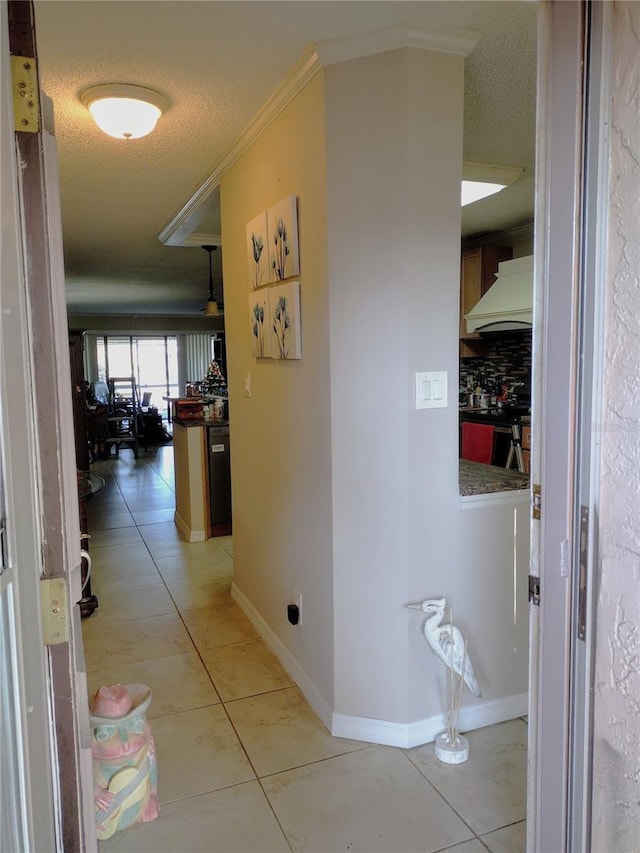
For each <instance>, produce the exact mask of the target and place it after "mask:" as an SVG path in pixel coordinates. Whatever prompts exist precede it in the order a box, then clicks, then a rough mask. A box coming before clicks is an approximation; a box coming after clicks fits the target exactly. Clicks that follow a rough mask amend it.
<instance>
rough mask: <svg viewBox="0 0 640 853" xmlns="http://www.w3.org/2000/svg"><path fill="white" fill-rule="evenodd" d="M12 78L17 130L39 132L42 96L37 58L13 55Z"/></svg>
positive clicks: (14, 119)
mask: <svg viewBox="0 0 640 853" xmlns="http://www.w3.org/2000/svg"><path fill="white" fill-rule="evenodd" d="M11 80H12V90H13V122H14V126H15V130H21V131H23V132H24V133H37V132H38V131H39V130H40V96H39V93H38V70H37V66H36V61H35V59H33V58H32V57H31V56H12V57H11Z"/></svg>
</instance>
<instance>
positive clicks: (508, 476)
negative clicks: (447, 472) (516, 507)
mask: <svg viewBox="0 0 640 853" xmlns="http://www.w3.org/2000/svg"><path fill="white" fill-rule="evenodd" d="M459 482H460V494H461V495H462V496H463V497H467V496H468V495H490V494H495V493H496V492H513V491H516V490H517V489H528V488H529V475H528V474H521V473H520V471H513V470H511V471H507V469H506V468H498V467H497V466H496V465H483V464H482V463H480V462H470V461H469V460H468V459H460V467H459Z"/></svg>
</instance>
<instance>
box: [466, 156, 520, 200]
mask: <svg viewBox="0 0 640 853" xmlns="http://www.w3.org/2000/svg"><path fill="white" fill-rule="evenodd" d="M523 172H524V169H522V168H520V167H519V166H492V165H491V164H489V163H463V164H462V188H461V203H462V207H464V206H465V205H467V204H473V202H474V201H480V199H481V198H488V197H489V196H490V195H495V193H499V192H500V190H503V189H504V188H505V187H509V186H511V184H513V183H515V182H516V181H517V180H518V178H519V177H520V175H521V174H522V173H523Z"/></svg>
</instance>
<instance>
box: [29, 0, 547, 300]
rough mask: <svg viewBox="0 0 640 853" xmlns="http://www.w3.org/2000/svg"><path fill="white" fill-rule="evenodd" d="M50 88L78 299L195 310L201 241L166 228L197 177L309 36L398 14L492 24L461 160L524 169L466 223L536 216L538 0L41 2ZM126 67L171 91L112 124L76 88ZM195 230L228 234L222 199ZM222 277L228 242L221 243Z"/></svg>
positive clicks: (471, 82) (202, 287) (43, 67)
mask: <svg viewBox="0 0 640 853" xmlns="http://www.w3.org/2000/svg"><path fill="white" fill-rule="evenodd" d="M35 5H36V28H37V40H38V50H39V58H40V74H41V82H42V88H43V89H44V91H45V92H46V94H47V95H48V96H49V97H51V98H52V99H53V102H54V112H55V119H56V135H57V139H58V148H59V160H60V181H61V196H62V216H63V235H64V249H65V265H66V269H67V292H68V306H69V310H70V311H71V312H72V313H91V312H93V311H94V310H98V311H102V312H108V313H117V312H123V313H149V314H153V313H158V314H167V313H175V314H189V313H190V314H198V313H199V310H200V307H201V306H202V304H203V302H204V299H205V296H206V292H207V280H208V261H207V256H206V254H205V253H204V252H203V251H202V249H199V248H186V247H168V246H164V245H163V244H162V243H160V241H159V240H158V234H159V232H160V231H161V230H162V229H163V227H164V226H165V225H166V224H167V223H168V222H169V221H170V220H171V219H172V218H173V217H174V216H175V214H176V213H177V212H178V211H179V210H180V208H181V207H182V205H183V204H184V203H185V202H186V201H187V200H188V199H189V198H190V197H191V196H192V195H193V193H194V192H195V191H196V190H197V189H198V187H200V186H201V184H202V183H203V182H204V181H205V179H206V178H207V177H208V175H209V174H211V172H212V171H213V170H214V168H215V167H216V166H217V165H218V163H219V162H220V161H221V160H222V158H223V155H224V154H225V152H226V151H227V150H228V149H229V147H230V146H231V145H232V144H233V142H234V141H235V140H236V139H237V138H238V136H239V135H240V134H241V132H242V131H243V129H244V128H245V127H246V126H247V124H248V123H249V121H250V120H251V119H252V118H253V117H254V115H255V114H256V113H257V112H258V110H259V108H260V107H261V106H262V105H263V104H264V102H265V101H266V100H267V98H268V97H269V95H270V94H271V93H272V92H273V91H274V90H275V89H276V87H277V86H278V85H279V84H280V83H281V82H282V80H283V79H284V77H285V76H286V74H287V72H288V71H289V69H290V68H291V66H292V65H293V64H294V63H295V62H296V60H298V59H299V57H300V56H301V55H302V53H303V52H304V50H305V48H306V47H307V46H308V45H309V44H310V43H311V42H317V41H322V40H325V39H330V38H334V37H337V36H345V35H347V36H348V35H355V34H357V33H360V32H363V31H367V30H373V29H376V28H379V27H383V26H386V25H389V24H392V23H401V22H404V23H406V22H409V23H412V24H416V25H423V26H435V25H438V26H452V27H463V28H468V29H475V30H478V31H479V32H481V33H482V38H481V40H480V42H479V44H478V46H477V47H476V48H475V49H474V51H473V52H472V53H471V54H470V56H469V57H468V58H467V63H466V75H465V144H464V157H465V159H466V160H472V161H478V162H489V163H496V164H501V165H516V166H522V167H524V168H525V170H526V171H525V174H524V175H523V177H522V178H521V179H520V180H519V181H518V182H517V183H516V184H515V185H514V186H513V187H510V188H509V189H507V190H504V191H503V192H502V193H500V194H499V195H497V196H494V197H493V198H491V199H488V200H486V201H483V202H478V203H476V204H475V205H471V206H469V207H467V208H465V209H464V210H463V234H465V235H470V234H476V233H480V232H487V231H498V230H503V229H505V228H508V227H511V226H518V225H521V224H524V223H526V222H530V221H531V219H532V215H533V214H532V210H533V163H534V144H535V52H536V47H535V43H536V32H535V31H536V11H537V10H536V4H535V3H529V2H509V0H503V2H482V0H478V2H402V0H397V2H396V1H395V0H394V2H378V1H377V0H376V1H375V2H368V0H357V2H332V0H320V2H313V0H310V2H298V0H284V2H268V0H267V2H262V0H259V2H209V0H200V2H189V0H180V1H179V2H170V0H167V1H166V2H165V0H162V2H155V0H143V2H132V0H129V2H115V1H114V0H112V1H111V2H100V0H91V2H77V0H71V1H70V0H62V2H61V0H42V2H36V4H35ZM106 82H125V83H135V84H138V85H143V86H149V87H150V88H153V89H157V90H158V91H160V92H162V93H163V94H164V95H165V96H167V97H168V99H169V101H170V109H169V110H168V111H167V112H166V114H165V115H164V116H163V117H162V118H161V120H160V122H159V124H158V127H157V129H156V131H155V132H154V133H152V134H151V135H150V136H148V137H145V138H144V139H139V140H129V141H126V142H124V141H119V140H114V139H111V138H110V137H107V136H105V135H104V134H102V133H101V132H100V131H99V130H98V129H97V128H96V127H95V125H94V124H93V121H92V119H91V118H90V116H89V114H88V113H87V111H86V110H85V109H84V107H83V106H82V105H81V104H80V102H79V100H78V95H79V93H80V92H81V91H82V90H83V89H85V88H87V87H89V86H92V85H97V84H100V83H106ZM202 217H203V218H202V222H201V223H199V225H198V228H197V230H198V231H199V232H208V233H209V234H219V230H220V226H219V214H218V211H217V209H216V205H215V203H213V204H211V203H210V204H209V205H208V206H207V208H206V209H205V210H203V212H202ZM214 260H215V265H216V270H215V277H216V281H219V280H220V252H218V253H216V254H215V255H214Z"/></svg>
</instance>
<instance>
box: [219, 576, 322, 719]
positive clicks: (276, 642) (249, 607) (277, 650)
mask: <svg viewBox="0 0 640 853" xmlns="http://www.w3.org/2000/svg"><path fill="white" fill-rule="evenodd" d="M231 597H232V598H233V600H234V601H235V602H236V604H237V605H238V607H239V608H240V609H241V610H242V612H243V613H244V614H245V616H246V617H247V619H248V620H249V621H250V622H251V624H252V625H253V627H254V628H255V629H256V631H257V632H258V634H260V636H261V637H262V639H263V640H264V642H265V643H266V644H267V646H268V647H269V648H270V649H271V651H272V652H273V653H274V655H275V656H276V657H277V658H278V660H279V661H280V663H281V664H282V666H283V667H284V668H285V670H286V672H287V673H288V675H289V676H290V677H291V679H292V680H293V681H295V683H296V684H297V685H298V687H299V688H300V690H301V691H302V693H303V695H304V698H305V699H306V700H307V702H308V703H309V704H310V705H311V707H312V708H313V710H314V711H315V712H316V714H317V715H318V716H319V717H320V719H321V720H322V722H323V723H324V724H325V726H326V727H327V729H328V730H329V731H331V724H332V717H333V714H332V709H331V707H330V706H329V704H328V703H327V701H326V700H325V698H324V696H323V695H322V694H321V693H320V691H319V690H318V688H317V687H316V685H315V684H314V682H313V681H312V680H311V679H310V678H309V676H308V675H307V673H306V672H305V670H304V669H303V668H302V667H301V666H300V664H299V663H298V661H297V660H296V658H295V657H294V656H293V655H292V654H291V652H290V651H289V649H288V648H287V647H286V646H285V644H284V643H283V642H282V640H281V639H280V638H279V637H278V635H277V634H276V633H275V632H274V631H273V630H272V629H271V628H270V627H269V625H268V624H267V623H266V622H265V620H264V619H263V618H262V616H261V615H260V614H259V613H258V611H257V610H256V609H255V607H254V606H253V604H251V602H250V601H249V599H248V598H247V596H246V595H245V594H244V593H243V592H242V590H241V589H240V588H239V587H238V585H237V584H236V583H235V581H233V582H232V584H231Z"/></svg>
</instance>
